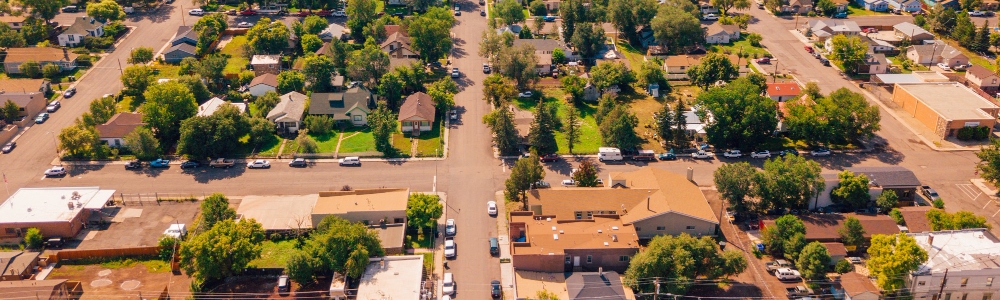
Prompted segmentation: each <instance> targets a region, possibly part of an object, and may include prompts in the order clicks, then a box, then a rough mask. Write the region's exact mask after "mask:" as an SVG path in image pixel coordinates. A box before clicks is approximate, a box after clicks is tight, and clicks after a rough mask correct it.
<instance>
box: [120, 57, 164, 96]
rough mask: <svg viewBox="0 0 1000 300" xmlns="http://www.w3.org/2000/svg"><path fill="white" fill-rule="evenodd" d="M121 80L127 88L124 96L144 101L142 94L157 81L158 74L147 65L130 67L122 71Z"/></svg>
mask: <svg viewBox="0 0 1000 300" xmlns="http://www.w3.org/2000/svg"><path fill="white" fill-rule="evenodd" d="M121 80H122V85H124V86H125V88H124V89H123V90H122V93H123V94H125V95H129V96H132V97H137V98H139V99H142V97H143V95H142V94H143V93H145V92H146V89H147V88H148V87H149V86H150V85H152V84H153V83H154V80H156V74H154V73H153V68H152V67H149V66H146V65H134V66H128V67H125V70H123V71H122V76H121Z"/></svg>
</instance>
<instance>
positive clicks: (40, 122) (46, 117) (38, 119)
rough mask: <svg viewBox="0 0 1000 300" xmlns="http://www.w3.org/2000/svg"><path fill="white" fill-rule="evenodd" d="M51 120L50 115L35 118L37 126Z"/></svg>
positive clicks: (40, 115)
mask: <svg viewBox="0 0 1000 300" xmlns="http://www.w3.org/2000/svg"><path fill="white" fill-rule="evenodd" d="M48 119H49V113H40V114H38V116H37V117H35V124H42V123H45V120H48Z"/></svg>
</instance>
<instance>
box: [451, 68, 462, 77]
mask: <svg viewBox="0 0 1000 300" xmlns="http://www.w3.org/2000/svg"><path fill="white" fill-rule="evenodd" d="M459 76H462V73H460V72H458V68H451V78H458V77H459Z"/></svg>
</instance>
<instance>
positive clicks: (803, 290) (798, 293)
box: [785, 285, 812, 299]
mask: <svg viewBox="0 0 1000 300" xmlns="http://www.w3.org/2000/svg"><path fill="white" fill-rule="evenodd" d="M785 291H787V292H788V299H796V298H802V297H805V296H809V295H812V290H810V289H809V288H807V287H804V286H801V285H799V286H796V287H790V288H785Z"/></svg>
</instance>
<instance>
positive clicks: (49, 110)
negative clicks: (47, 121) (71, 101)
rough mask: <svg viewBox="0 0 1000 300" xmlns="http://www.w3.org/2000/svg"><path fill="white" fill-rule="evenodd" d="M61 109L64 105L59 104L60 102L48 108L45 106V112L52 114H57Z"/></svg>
mask: <svg viewBox="0 0 1000 300" xmlns="http://www.w3.org/2000/svg"><path fill="white" fill-rule="evenodd" d="M61 107H62V103H59V101H52V103H49V105H48V106H45V111H47V112H50V113H51V112H56V111H57V110H59V108H61Z"/></svg>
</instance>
